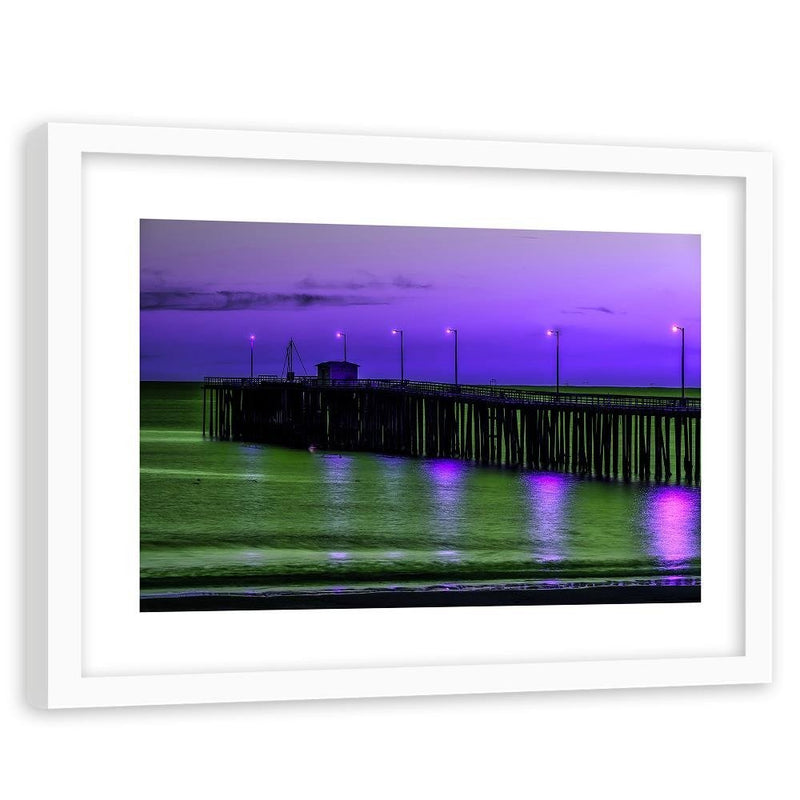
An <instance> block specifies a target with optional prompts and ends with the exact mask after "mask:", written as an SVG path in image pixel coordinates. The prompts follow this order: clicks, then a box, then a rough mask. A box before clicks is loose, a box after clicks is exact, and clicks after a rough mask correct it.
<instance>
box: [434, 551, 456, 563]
mask: <svg viewBox="0 0 800 800" xmlns="http://www.w3.org/2000/svg"><path fill="white" fill-rule="evenodd" d="M436 555H437V556H438V557H439V560H440V561H446V562H447V563H448V564H455V563H458V562H459V561H461V553H459V552H458V550H437V551H436Z"/></svg>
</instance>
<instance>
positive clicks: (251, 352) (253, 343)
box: [250, 336, 256, 380]
mask: <svg viewBox="0 0 800 800" xmlns="http://www.w3.org/2000/svg"><path fill="white" fill-rule="evenodd" d="M255 343H256V337H255V336H251V337H250V380H253V348H254V347H255Z"/></svg>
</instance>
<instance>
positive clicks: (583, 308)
mask: <svg viewBox="0 0 800 800" xmlns="http://www.w3.org/2000/svg"><path fill="white" fill-rule="evenodd" d="M578 311H599V312H600V313H601V314H613V313H614V312H613V311H612V310H611V309H610V308H606V307H605V306H578Z"/></svg>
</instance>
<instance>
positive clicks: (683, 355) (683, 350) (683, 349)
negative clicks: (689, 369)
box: [672, 325, 686, 400]
mask: <svg viewBox="0 0 800 800" xmlns="http://www.w3.org/2000/svg"><path fill="white" fill-rule="evenodd" d="M678 331H680V332H681V400H685V399H686V329H685V328H682V327H681V326H680V325H673V326H672V332H673V333H677V332H678Z"/></svg>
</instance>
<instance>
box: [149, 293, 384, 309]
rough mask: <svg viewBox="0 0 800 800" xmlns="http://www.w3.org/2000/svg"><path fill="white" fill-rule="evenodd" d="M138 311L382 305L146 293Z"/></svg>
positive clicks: (306, 296)
mask: <svg viewBox="0 0 800 800" xmlns="http://www.w3.org/2000/svg"><path fill="white" fill-rule="evenodd" d="M139 297H140V307H141V310H142V311H250V310H257V309H262V308H276V307H281V306H282V307H287V306H288V307H292V306H293V307H295V308H309V307H311V306H364V305H385V304H386V303H387V302H388V301H387V300H380V299H377V298H373V297H357V296H352V295H350V296H348V295H328V294H314V293H311V292H292V293H280V292H232V291H218V292H189V291H176V290H163V291H160V290H156V291H146V292H142V293H141V294H140V296H139Z"/></svg>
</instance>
